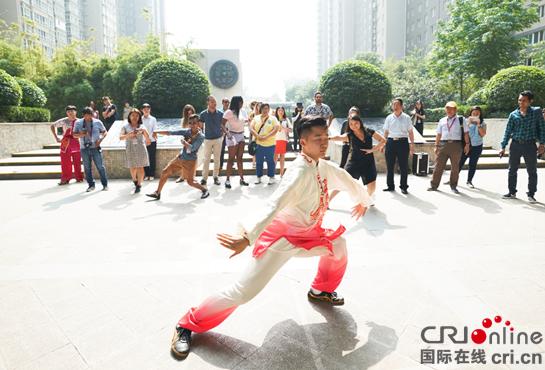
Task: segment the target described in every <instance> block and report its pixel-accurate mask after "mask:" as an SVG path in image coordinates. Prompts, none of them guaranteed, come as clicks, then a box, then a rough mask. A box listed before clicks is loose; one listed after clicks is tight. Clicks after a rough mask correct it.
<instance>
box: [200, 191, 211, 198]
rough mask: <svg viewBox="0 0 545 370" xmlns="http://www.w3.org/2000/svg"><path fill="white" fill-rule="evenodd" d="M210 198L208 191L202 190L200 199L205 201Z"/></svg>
mask: <svg viewBox="0 0 545 370" xmlns="http://www.w3.org/2000/svg"><path fill="white" fill-rule="evenodd" d="M209 196H210V193H209V192H208V190H204V191H203V192H202V195H201V199H206V198H208V197H209Z"/></svg>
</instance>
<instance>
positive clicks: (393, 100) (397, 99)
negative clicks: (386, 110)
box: [392, 98, 403, 105]
mask: <svg viewBox="0 0 545 370" xmlns="http://www.w3.org/2000/svg"><path fill="white" fill-rule="evenodd" d="M395 101H397V102H399V104H401V105H403V99H401V98H393V99H392V102H395Z"/></svg>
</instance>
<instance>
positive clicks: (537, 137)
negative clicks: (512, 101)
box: [500, 91, 545, 203]
mask: <svg viewBox="0 0 545 370" xmlns="http://www.w3.org/2000/svg"><path fill="white" fill-rule="evenodd" d="M533 100H534V94H533V93H532V92H531V91H523V92H521V93H520V95H519V98H518V104H519V108H518V109H516V110H514V111H513V112H511V114H510V115H509V120H508V121H507V127H506V128H505V134H504V137H503V141H502V142H501V148H502V149H501V151H500V157H502V156H503V155H504V154H505V148H506V147H507V144H509V140H511V145H510V146H509V179H508V186H509V193H507V194H505V195H504V196H503V199H514V198H516V194H517V171H518V169H519V166H520V157H524V163H525V164H526V171H527V172H528V193H527V195H528V201H529V202H530V203H536V199H535V198H534V195H535V193H536V191H537V155H538V154H539V155H541V154H543V153H544V152H545V121H544V119H543V115H542V114H541V109H540V108H538V107H532V106H531V104H532V101H533ZM537 141H539V147H537V148H536V142H537Z"/></svg>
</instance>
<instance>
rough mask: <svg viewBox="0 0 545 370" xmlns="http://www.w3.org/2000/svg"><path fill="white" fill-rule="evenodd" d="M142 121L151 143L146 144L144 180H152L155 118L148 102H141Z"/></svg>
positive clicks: (155, 141)
mask: <svg viewBox="0 0 545 370" xmlns="http://www.w3.org/2000/svg"><path fill="white" fill-rule="evenodd" d="M142 113H143V116H142V123H143V124H144V127H145V128H146V130H147V131H148V134H149V138H150V140H151V144H150V145H148V146H147V148H148V156H149V166H148V167H144V172H145V180H153V178H154V177H155V152H156V151H157V134H156V133H155V131H157V120H156V119H155V117H153V116H152V115H151V114H150V113H151V105H149V104H148V103H144V104H142Z"/></svg>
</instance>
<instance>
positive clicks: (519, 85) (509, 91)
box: [486, 66, 545, 112]
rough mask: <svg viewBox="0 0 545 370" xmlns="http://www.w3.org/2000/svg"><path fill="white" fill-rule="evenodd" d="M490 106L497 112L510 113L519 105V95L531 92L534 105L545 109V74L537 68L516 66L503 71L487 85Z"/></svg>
mask: <svg viewBox="0 0 545 370" xmlns="http://www.w3.org/2000/svg"><path fill="white" fill-rule="evenodd" d="M486 90H487V96H488V104H489V105H490V107H491V108H492V109H493V110H495V111H500V112H509V111H511V110H513V109H514V108H515V107H516V105H517V98H518V96H519V93H520V92H521V91H524V90H530V91H532V92H533V93H534V95H535V100H534V103H533V105H536V106H541V107H545V72H544V71H543V70H541V69H539V68H537V67H527V66H515V67H511V68H506V69H502V70H501V71H499V72H498V73H497V74H496V75H495V76H494V77H492V78H491V79H490V81H488V84H487V85H486Z"/></svg>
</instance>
